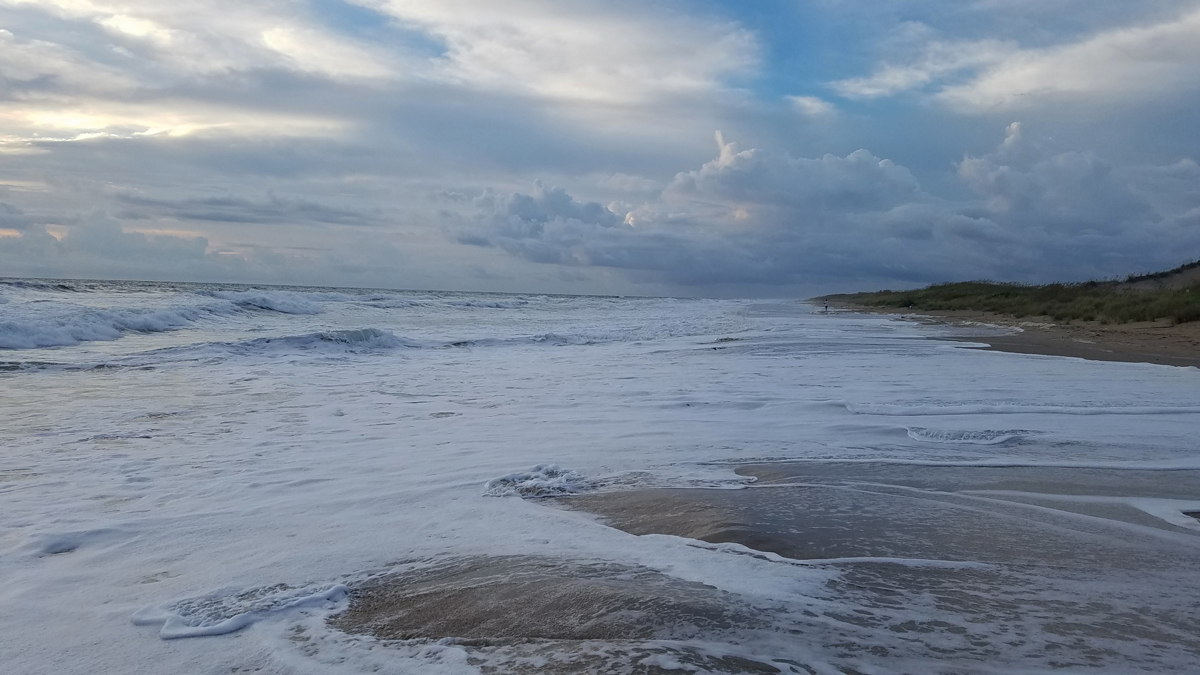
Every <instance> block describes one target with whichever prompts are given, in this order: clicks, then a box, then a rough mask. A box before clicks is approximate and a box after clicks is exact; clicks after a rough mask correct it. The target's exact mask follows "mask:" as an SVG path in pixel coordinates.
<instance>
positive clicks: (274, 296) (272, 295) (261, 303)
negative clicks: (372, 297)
mask: <svg viewBox="0 0 1200 675" xmlns="http://www.w3.org/2000/svg"><path fill="white" fill-rule="evenodd" d="M209 293H210V294H211V295H212V296H213V297H214V298H221V299H222V300H228V301H230V302H232V303H234V304H236V305H239V306H241V307H254V308H258V309H267V310H271V311H273V312H283V313H284V314H320V313H321V308H320V307H319V306H318V305H317V304H316V303H315V302H313V299H312V297H311V296H309V297H306V296H305V295H301V294H300V293H295V292H292V291H262V290H250V291H210V292H209ZM317 297H320V296H317ZM326 297H329V296H326ZM335 297H339V298H342V297H345V296H341V295H340V294H339V295H338V296H335Z"/></svg>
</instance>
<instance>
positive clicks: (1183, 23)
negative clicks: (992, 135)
mask: <svg viewBox="0 0 1200 675" xmlns="http://www.w3.org/2000/svg"><path fill="white" fill-rule="evenodd" d="M1198 64H1200V11H1193V12H1191V13H1189V14H1186V15H1184V16H1182V17H1180V18H1179V19H1176V20H1173V21H1167V22H1164V23H1159V24H1155V25H1150V26H1143V27H1134V28H1121V29H1117V30H1110V31H1105V32H1102V33H1100V34H1098V35H1095V36H1093V37H1091V38H1088V39H1086V40H1083V41H1080V42H1077V43H1073V44H1068V45H1063V46H1059V47H1053V48H1046V49H1028V50H1020V51H1016V52H1013V53H1012V54H1010V55H1008V56H1007V57H1005V58H1003V59H1001V60H999V61H998V62H996V63H995V64H993V65H990V67H988V68H986V69H985V70H984V71H983V72H982V73H980V74H979V75H978V76H977V77H975V78H974V79H972V80H971V81H969V82H966V83H963V84H958V85H952V86H949V87H946V88H945V89H944V90H943V91H941V92H940V93H939V94H938V98H939V99H940V100H942V101H944V102H945V103H947V104H949V105H951V106H953V107H954V108H956V109H960V110H965V111H986V110H996V109H1016V108H1024V107H1029V106H1032V105H1038V104H1044V103H1047V102H1051V101H1059V100H1066V101H1089V102H1095V101H1118V100H1121V99H1126V98H1129V97H1134V98H1136V99H1143V100H1144V99H1154V98H1160V97H1170V96H1174V95H1177V94H1178V93H1179V92H1180V91H1189V90H1190V91H1195V90H1196V89H1198V88H1200V67H1198Z"/></svg>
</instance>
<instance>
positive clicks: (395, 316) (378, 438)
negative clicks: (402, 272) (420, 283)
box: [0, 279, 1200, 675]
mask: <svg viewBox="0 0 1200 675" xmlns="http://www.w3.org/2000/svg"><path fill="white" fill-rule="evenodd" d="M951 330H952V329H951V328H948V327H939V326H936V325H922V324H917V323H913V322H908V321H903V320H900V319H897V318H895V317H890V316H878V315H869V314H860V313H850V312H841V311H834V312H828V313H826V312H823V311H821V310H820V309H819V308H817V307H814V306H812V305H809V304H807V303H805V302H802V301H798V300H707V299H675V298H618V297H577V296H575V297H573V296H551V295H501V294H483V293H441V292H403V291H382V290H355V289H328V288H298V287H296V288H279V287H269V288H268V287H248V286H235V285H216V284H182V283H179V284H176V283H148V282H147V283H141V282H107V281H46V280H19V279H8V280H3V281H0V443H2V449H0V598H2V600H0V665H2V667H0V670H3V671H4V672H6V673H22V674H26V673H28V674H33V673H54V674H56V675H62V674H69V673H245V672H256V673H368V672H385V673H409V672H412V673H476V672H486V673H524V672H630V673H642V672H645V673H661V672H767V673H769V672H787V673H792V672H795V673H822V674H826V673H847V674H848V673H1015V672H1020V673H1036V672H1055V673H1063V672H1068V673H1074V672H1086V673H1098V672H1102V673H1129V672H1156V673H1167V672H1178V673H1186V672H1195V664H1196V662H1197V657H1200V638H1198V637H1197V636H1198V635H1200V629H1197V626H1200V603H1198V602H1197V598H1200V555H1198V554H1200V520H1197V518H1196V517H1195V516H1193V515H1189V514H1197V515H1200V446H1198V444H1197V430H1200V371H1198V370H1197V369H1195V368H1178V367H1168V366H1156V365H1149V364H1136V363H1104V362H1094V361H1084V360H1079V359H1070V358H1059V357H1049V356H1032V355H1021V354H1008V353H1001V352H994V351H983V350H979V349H974V348H972V347H975V346H978V345H977V344H972V343H970V342H962V341H951V340H948V339H945V338H946V337H947V336H948V335H949V331H951ZM988 330H990V329H988V328H987V327H979V328H978V332H979V334H980V335H986V333H987V331H988ZM981 339H982V338H981ZM589 500H590V501H589ZM603 500H607V501H604V504H601V501H603ZM637 500H641V501H637ZM636 504H642V505H643V506H642V507H639V508H640V510H638V509H636V508H634V507H633V506H630V505H636ZM606 509H607V511H606ZM630 509H633V510H632V511H631V510H630ZM634 511H636V513H635V512H634ZM685 516H686V517H685ZM685 521H686V522H685ZM718 521H719V522H722V523H725V525H726V526H725V527H724V529H721V528H717V529H711V528H710V529H708V530H706V529H705V527H706V526H707V524H710V523H716V522H718ZM689 527H690V528H692V529H688V528H689ZM718 530H719V531H718ZM755 537H757V539H756V538H755ZM756 542H759V543H756ZM331 617H332V618H331Z"/></svg>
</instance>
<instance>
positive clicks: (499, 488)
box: [483, 464, 592, 497]
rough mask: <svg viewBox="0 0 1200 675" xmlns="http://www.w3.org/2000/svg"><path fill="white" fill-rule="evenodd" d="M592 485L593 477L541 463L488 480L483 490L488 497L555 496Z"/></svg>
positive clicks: (580, 490)
mask: <svg viewBox="0 0 1200 675" xmlns="http://www.w3.org/2000/svg"><path fill="white" fill-rule="evenodd" d="M591 486H592V482H591V481H589V480H588V479H587V478H584V477H583V476H582V475H580V474H578V473H576V472H574V471H571V470H570V469H564V468H562V467H560V466H558V465H557V464H538V465H537V466H535V467H533V468H532V469H530V470H529V471H520V472H517V473H510V474H508V475H507V476H502V477H500V478H495V479H492V480H490V481H488V482H487V484H486V485H485V486H484V490H483V494H484V495H485V496H488V497H505V496H508V495H519V496H521V497H553V496H555V495H565V494H574V493H577V492H582V491H584V490H586V489H588V488H589V487H591Z"/></svg>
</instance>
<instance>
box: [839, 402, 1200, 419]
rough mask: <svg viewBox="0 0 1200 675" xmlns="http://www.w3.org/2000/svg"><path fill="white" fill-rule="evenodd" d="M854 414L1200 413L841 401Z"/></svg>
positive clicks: (1190, 409) (1191, 409)
mask: <svg viewBox="0 0 1200 675" xmlns="http://www.w3.org/2000/svg"><path fill="white" fill-rule="evenodd" d="M842 405H844V406H845V408H846V410H848V411H849V412H851V413H854V414H855V415H887V416H894V417H919V416H936V415H1186V414H1195V413H1200V406H1186V405H1184V406H1175V405H1171V406H1137V405H1130V406H1112V405H1095V406H1069V405H1021V404H1010V403H1001V404H987V403H978V404H950V403H947V404H938V403H932V404H920V405H894V404H888V403H850V402H842Z"/></svg>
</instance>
